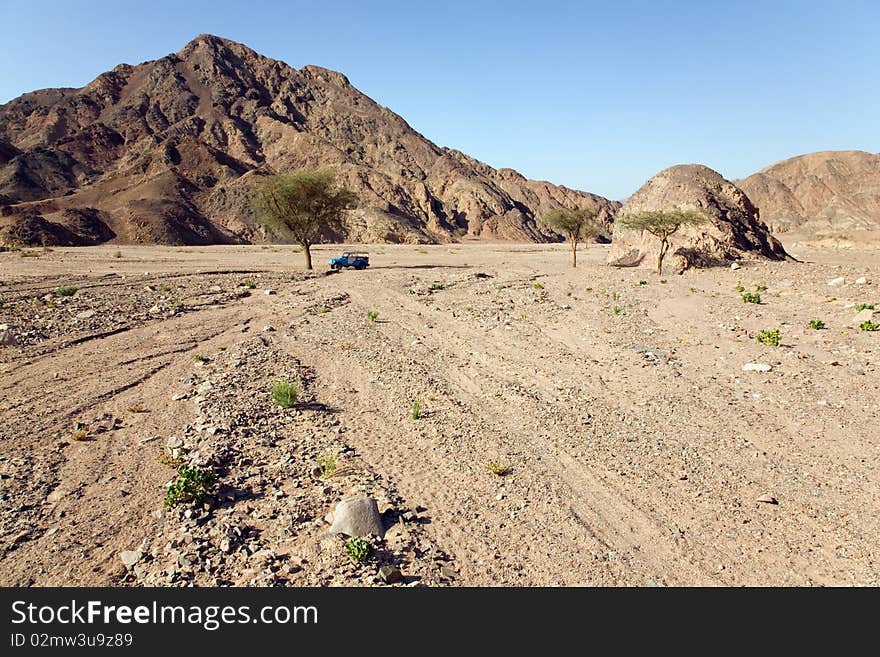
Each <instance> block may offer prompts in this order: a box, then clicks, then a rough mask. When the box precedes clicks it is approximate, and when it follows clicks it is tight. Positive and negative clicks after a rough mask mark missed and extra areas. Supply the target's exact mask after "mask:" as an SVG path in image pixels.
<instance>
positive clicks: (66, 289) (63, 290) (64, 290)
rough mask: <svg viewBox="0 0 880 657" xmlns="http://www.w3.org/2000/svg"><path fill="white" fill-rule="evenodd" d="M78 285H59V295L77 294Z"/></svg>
mask: <svg viewBox="0 0 880 657" xmlns="http://www.w3.org/2000/svg"><path fill="white" fill-rule="evenodd" d="M77 290H79V288H78V287H73V286H72V285H65V286H63V287H59V288H58V290H57V292H58V296H59V297H72V296H73V295H74V294H76V292H77Z"/></svg>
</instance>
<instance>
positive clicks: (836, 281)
mask: <svg viewBox="0 0 880 657" xmlns="http://www.w3.org/2000/svg"><path fill="white" fill-rule="evenodd" d="M844 283H846V278H845V277H843V276H840V277H838V278H832V279H831V280H830V281H828V285H831V286H832V287H840V286H841V285H843V284H844Z"/></svg>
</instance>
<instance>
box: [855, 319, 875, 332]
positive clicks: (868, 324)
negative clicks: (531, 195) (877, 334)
mask: <svg viewBox="0 0 880 657" xmlns="http://www.w3.org/2000/svg"><path fill="white" fill-rule="evenodd" d="M859 329H860V330H862V331H877V330H880V324H876V323H874V322H872V321H871V320H870V319H868V320H865V321H864V322H862V323H861V324H859Z"/></svg>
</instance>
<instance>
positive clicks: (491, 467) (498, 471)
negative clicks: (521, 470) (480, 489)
mask: <svg viewBox="0 0 880 657" xmlns="http://www.w3.org/2000/svg"><path fill="white" fill-rule="evenodd" d="M486 470H488V471H489V472H491V473H492V474H493V475H495V476H496V477H503V476H504V475H506V474H508V473H509V472H510V466H509V465H507V464H506V463H498V462H497V461H492V462H490V463H487V464H486Z"/></svg>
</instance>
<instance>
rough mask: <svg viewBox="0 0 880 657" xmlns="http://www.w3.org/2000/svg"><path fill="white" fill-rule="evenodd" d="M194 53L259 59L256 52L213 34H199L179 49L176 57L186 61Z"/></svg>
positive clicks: (241, 44)
mask: <svg viewBox="0 0 880 657" xmlns="http://www.w3.org/2000/svg"><path fill="white" fill-rule="evenodd" d="M196 53H210V54H211V55H219V54H227V53H233V54H234V55H236V56H238V57H242V58H246V59H250V58H260V57H261V55H259V54H258V53H257V52H256V51H254V50H252V49H250V48H248V47H247V46H246V45H244V44H243V43H239V42H238V41H233V40H232V39H226V38H224V37H219V36H216V35H214V34H199V35H198V36H197V37H195V38H194V39H192V40H191V41H190V42H189V43H187V44H186V45H185V46H184V47H183V48H181V49H180V50H179V51H178V53H177V55H178V57H180V58H181V59H184V60H186V59H189V58H191V57H192V56H193V55H195V54H196Z"/></svg>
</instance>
